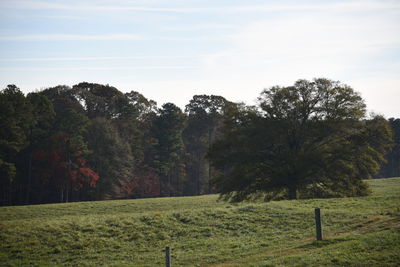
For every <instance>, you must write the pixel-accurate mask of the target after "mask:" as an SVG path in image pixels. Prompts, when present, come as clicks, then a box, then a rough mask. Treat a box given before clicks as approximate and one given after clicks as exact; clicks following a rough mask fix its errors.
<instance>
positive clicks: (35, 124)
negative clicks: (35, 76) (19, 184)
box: [20, 93, 55, 204]
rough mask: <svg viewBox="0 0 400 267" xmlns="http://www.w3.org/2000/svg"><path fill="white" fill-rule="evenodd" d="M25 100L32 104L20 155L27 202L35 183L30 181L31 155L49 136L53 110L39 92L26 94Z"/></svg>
mask: <svg viewBox="0 0 400 267" xmlns="http://www.w3.org/2000/svg"><path fill="white" fill-rule="evenodd" d="M27 100H28V101H29V102H30V104H31V106H32V113H31V125H30V128H29V133H28V146H27V148H26V149H25V151H24V153H23V155H22V156H23V157H24V158H25V159H26V160H25V161H24V164H27V166H24V167H25V168H24V167H22V166H21V168H20V169H21V170H26V174H24V176H25V177H24V178H26V179H27V181H26V196H25V203H26V204H29V203H30V193H31V185H32V183H34V184H35V181H32V155H33V152H34V151H35V150H39V149H42V146H43V145H45V143H46V142H47V140H48V139H49V138H50V136H51V127H52V125H53V120H54V117H55V112H54V109H53V105H52V103H51V101H50V100H49V99H48V98H47V97H45V96H44V95H42V94H40V93H30V94H28V95H27Z"/></svg>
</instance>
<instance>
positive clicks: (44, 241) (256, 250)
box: [0, 178, 400, 266]
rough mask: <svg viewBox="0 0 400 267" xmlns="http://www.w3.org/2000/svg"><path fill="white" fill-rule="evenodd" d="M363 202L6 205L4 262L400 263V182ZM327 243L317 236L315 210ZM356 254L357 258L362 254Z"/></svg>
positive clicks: (2, 213)
mask: <svg viewBox="0 0 400 267" xmlns="http://www.w3.org/2000/svg"><path fill="white" fill-rule="evenodd" d="M369 182H370V184H371V187H372V189H373V194H372V195H371V196H368V197H362V198H343V199H314V200H296V201H274V202H269V203H241V204H235V205H234V204H228V203H225V202H218V201H217V196H215V195H212V196H201V197H183V198H159V199H140V200H118V201H103V202H86V203H70V204H51V205H37V206H23V207H2V208H0V227H1V228H0V241H1V243H0V262H1V265H2V266H3V265H4V266H29V265H33V266H95V265H100V266H162V265H163V263H164V253H163V251H164V248H165V247H166V246H171V247H172V260H173V263H174V266H208V265H210V266H324V265H326V266H331V265H337V266H348V265H354V266H362V265H363V264H367V263H371V264H372V265H374V264H375V265H376V266H396V265H397V264H399V263H400V256H399V255H398V253H396V252H397V251H400V209H399V208H400V194H399V192H400V179H399V178H396V179H381V180H372V181H369ZM315 207H320V208H321V210H322V214H323V229H324V235H325V240H323V241H320V242H316V241H314V235H315V229H314V215H313V212H314V208H315ZM352 255H353V256H352Z"/></svg>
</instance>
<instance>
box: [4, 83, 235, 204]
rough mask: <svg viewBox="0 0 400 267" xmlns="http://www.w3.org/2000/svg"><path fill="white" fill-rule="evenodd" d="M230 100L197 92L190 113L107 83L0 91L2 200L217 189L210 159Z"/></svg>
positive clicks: (15, 201) (73, 198) (95, 197)
mask: <svg viewBox="0 0 400 267" xmlns="http://www.w3.org/2000/svg"><path fill="white" fill-rule="evenodd" d="M230 105H234V103H232V102H229V101H227V100H226V99H225V98H223V97H221V96H214V95H196V96H194V97H193V99H192V100H190V103H189V104H188V105H186V108H185V110H184V111H182V110H181V109H180V108H179V107H177V106H176V105H174V104H173V103H166V104H164V105H162V107H160V108H159V107H157V104H156V102H155V101H152V100H149V99H147V98H145V97H144V96H143V95H142V94H140V93H138V92H136V91H131V92H129V93H122V92H120V91H119V90H118V89H117V88H115V87H112V86H109V85H101V84H95V83H86V82H84V83H80V84H77V85H74V86H72V87H68V86H56V87H52V88H47V89H44V90H41V91H39V92H33V93H29V94H27V95H26V96H25V95H24V94H23V93H22V92H21V90H20V89H19V88H17V87H16V86H15V85H9V86H7V88H5V89H4V90H2V91H1V92H0V109H1V110H0V116H1V120H0V121H1V122H0V123H1V125H0V147H1V151H0V177H1V180H0V183H1V184H0V186H1V192H0V203H1V205H19V204H35V203H49V202H69V201H85V200H103V199H118V198H141V197H158V196H184V195H200V194H206V193H211V192H213V191H212V188H211V186H210V185H209V180H210V177H211V176H212V172H213V168H212V167H211V166H210V164H209V162H208V161H207V160H206V159H205V154H206V152H207V150H208V147H209V146H210V144H211V143H212V142H213V141H214V140H215V139H216V138H217V136H218V134H219V129H220V127H221V124H222V117H223V114H224V112H225V110H226V109H227V107H228V106H230Z"/></svg>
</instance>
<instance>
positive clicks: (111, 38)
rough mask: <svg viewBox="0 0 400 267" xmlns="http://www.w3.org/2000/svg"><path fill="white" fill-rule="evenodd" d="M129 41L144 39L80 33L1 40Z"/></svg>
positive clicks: (121, 35)
mask: <svg viewBox="0 0 400 267" xmlns="http://www.w3.org/2000/svg"><path fill="white" fill-rule="evenodd" d="M79 40H81V41H85V40H88V41H95V40H96V41H127V40H143V37H142V36H141V35H138V34H104V35H78V34H28V35H14V36H13V35H10V36H0V41H79Z"/></svg>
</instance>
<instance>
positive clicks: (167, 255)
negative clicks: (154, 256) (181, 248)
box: [165, 247, 171, 267]
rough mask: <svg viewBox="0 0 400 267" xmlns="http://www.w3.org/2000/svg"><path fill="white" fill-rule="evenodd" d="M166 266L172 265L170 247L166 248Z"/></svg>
mask: <svg viewBox="0 0 400 267" xmlns="http://www.w3.org/2000/svg"><path fill="white" fill-rule="evenodd" d="M165 267H171V249H170V247H166V248H165Z"/></svg>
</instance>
